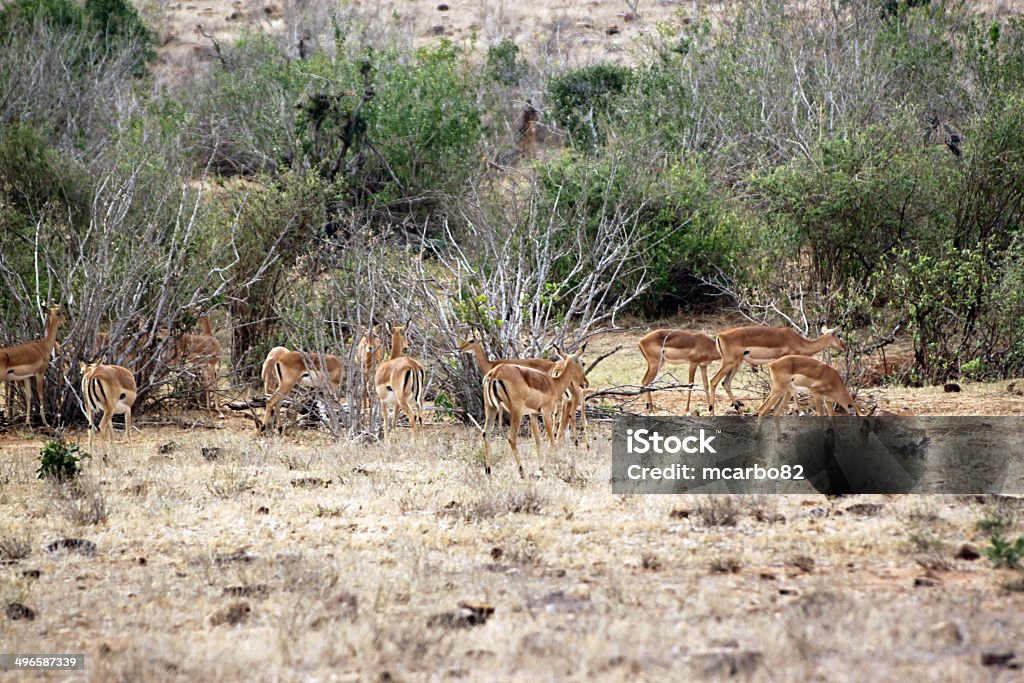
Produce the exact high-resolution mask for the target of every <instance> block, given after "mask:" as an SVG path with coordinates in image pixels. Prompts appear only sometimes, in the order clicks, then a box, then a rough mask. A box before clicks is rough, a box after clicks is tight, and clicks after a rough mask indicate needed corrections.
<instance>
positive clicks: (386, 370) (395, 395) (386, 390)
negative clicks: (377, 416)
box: [373, 327, 426, 441]
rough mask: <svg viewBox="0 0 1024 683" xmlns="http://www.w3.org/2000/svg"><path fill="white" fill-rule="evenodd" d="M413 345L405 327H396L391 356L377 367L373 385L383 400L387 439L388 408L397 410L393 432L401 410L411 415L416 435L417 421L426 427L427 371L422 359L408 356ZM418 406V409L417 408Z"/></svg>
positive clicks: (411, 427)
mask: <svg viewBox="0 0 1024 683" xmlns="http://www.w3.org/2000/svg"><path fill="white" fill-rule="evenodd" d="M408 348H409V341H408V340H407V339H406V338H405V334H404V330H403V329H402V328H401V327H396V328H395V329H394V330H393V331H392V333H391V358H389V359H388V360H386V361H384V362H383V363H381V364H380V365H378V366H377V372H376V373H375V374H374V378H373V384H374V387H375V388H376V391H377V398H379V399H380V412H381V417H382V418H383V419H384V441H387V440H388V433H389V432H388V409H389V408H391V409H393V410H394V418H393V420H392V423H391V431H394V430H395V429H397V428H398V411H399V409H401V410H402V411H403V412H404V413H405V415H406V417H408V418H409V429H410V430H412V433H413V436H416V422H417V421H418V422H419V425H420V427H423V393H424V391H426V386H425V384H426V383H425V373H424V372H423V366H422V365H420V364H419V362H418V361H416V360H414V359H412V358H409V357H408V356H404V355H402V354H404V353H405V351H406V349H408ZM413 406H415V411H414V410H413Z"/></svg>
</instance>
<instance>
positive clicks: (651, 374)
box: [640, 358, 661, 410]
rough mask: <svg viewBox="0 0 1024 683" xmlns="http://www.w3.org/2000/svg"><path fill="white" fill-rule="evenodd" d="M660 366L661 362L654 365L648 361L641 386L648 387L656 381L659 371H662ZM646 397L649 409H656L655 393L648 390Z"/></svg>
mask: <svg viewBox="0 0 1024 683" xmlns="http://www.w3.org/2000/svg"><path fill="white" fill-rule="evenodd" d="M660 365H661V363H660V362H658V363H652V362H651V360H650V359H649V358H648V359H647V372H646V373H644V378H643V379H642V380H640V386H642V387H646V386H647V385H649V384H650V383H651V382H653V381H654V378H655V377H657V376H658V370H659V369H660V367H659V366H660ZM646 395H647V409H648V410H651V409H652V408H654V392H653V391H652V390H650V389H648V390H647V392H646Z"/></svg>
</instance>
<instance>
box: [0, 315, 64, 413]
mask: <svg viewBox="0 0 1024 683" xmlns="http://www.w3.org/2000/svg"><path fill="white" fill-rule="evenodd" d="M65 322H67V318H66V317H65V316H64V313H63V311H62V310H61V307H60V306H50V308H49V313H48V315H47V318H46V336H45V337H43V338H42V339H36V340H34V341H30V342H27V343H25V344H19V345H17V346H11V347H8V348H6V349H0V381H3V382H23V383H24V387H25V424H26V425H28V424H31V423H32V378H33V377H34V378H35V380H36V393H37V394H38V395H39V417H41V418H42V420H43V425H44V426H46V427H49V426H50V424H49V423H48V422H47V421H46V397H45V394H44V389H45V387H46V384H45V375H46V368H48V367H49V366H50V354H51V353H53V347H54V345H56V343H57V328H59V327H60V326H61V325H62V324H63V323H65ZM7 400H8V410H10V394H8V397H7Z"/></svg>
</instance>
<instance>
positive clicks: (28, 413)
mask: <svg viewBox="0 0 1024 683" xmlns="http://www.w3.org/2000/svg"><path fill="white" fill-rule="evenodd" d="M21 385H22V386H23V387H25V424H26V425H31V424H32V380H31V379H24V380H22V382H21Z"/></svg>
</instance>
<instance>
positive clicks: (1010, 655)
mask: <svg viewBox="0 0 1024 683" xmlns="http://www.w3.org/2000/svg"><path fill="white" fill-rule="evenodd" d="M1016 658H1017V654H1016V653H1015V652H1011V651H1009V650H1003V651H999V652H982V653H981V665H982V666H993V667H999V668H1006V669H1019V668H1020V667H1021V663H1020V662H1014V660H1015V659H1016Z"/></svg>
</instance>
